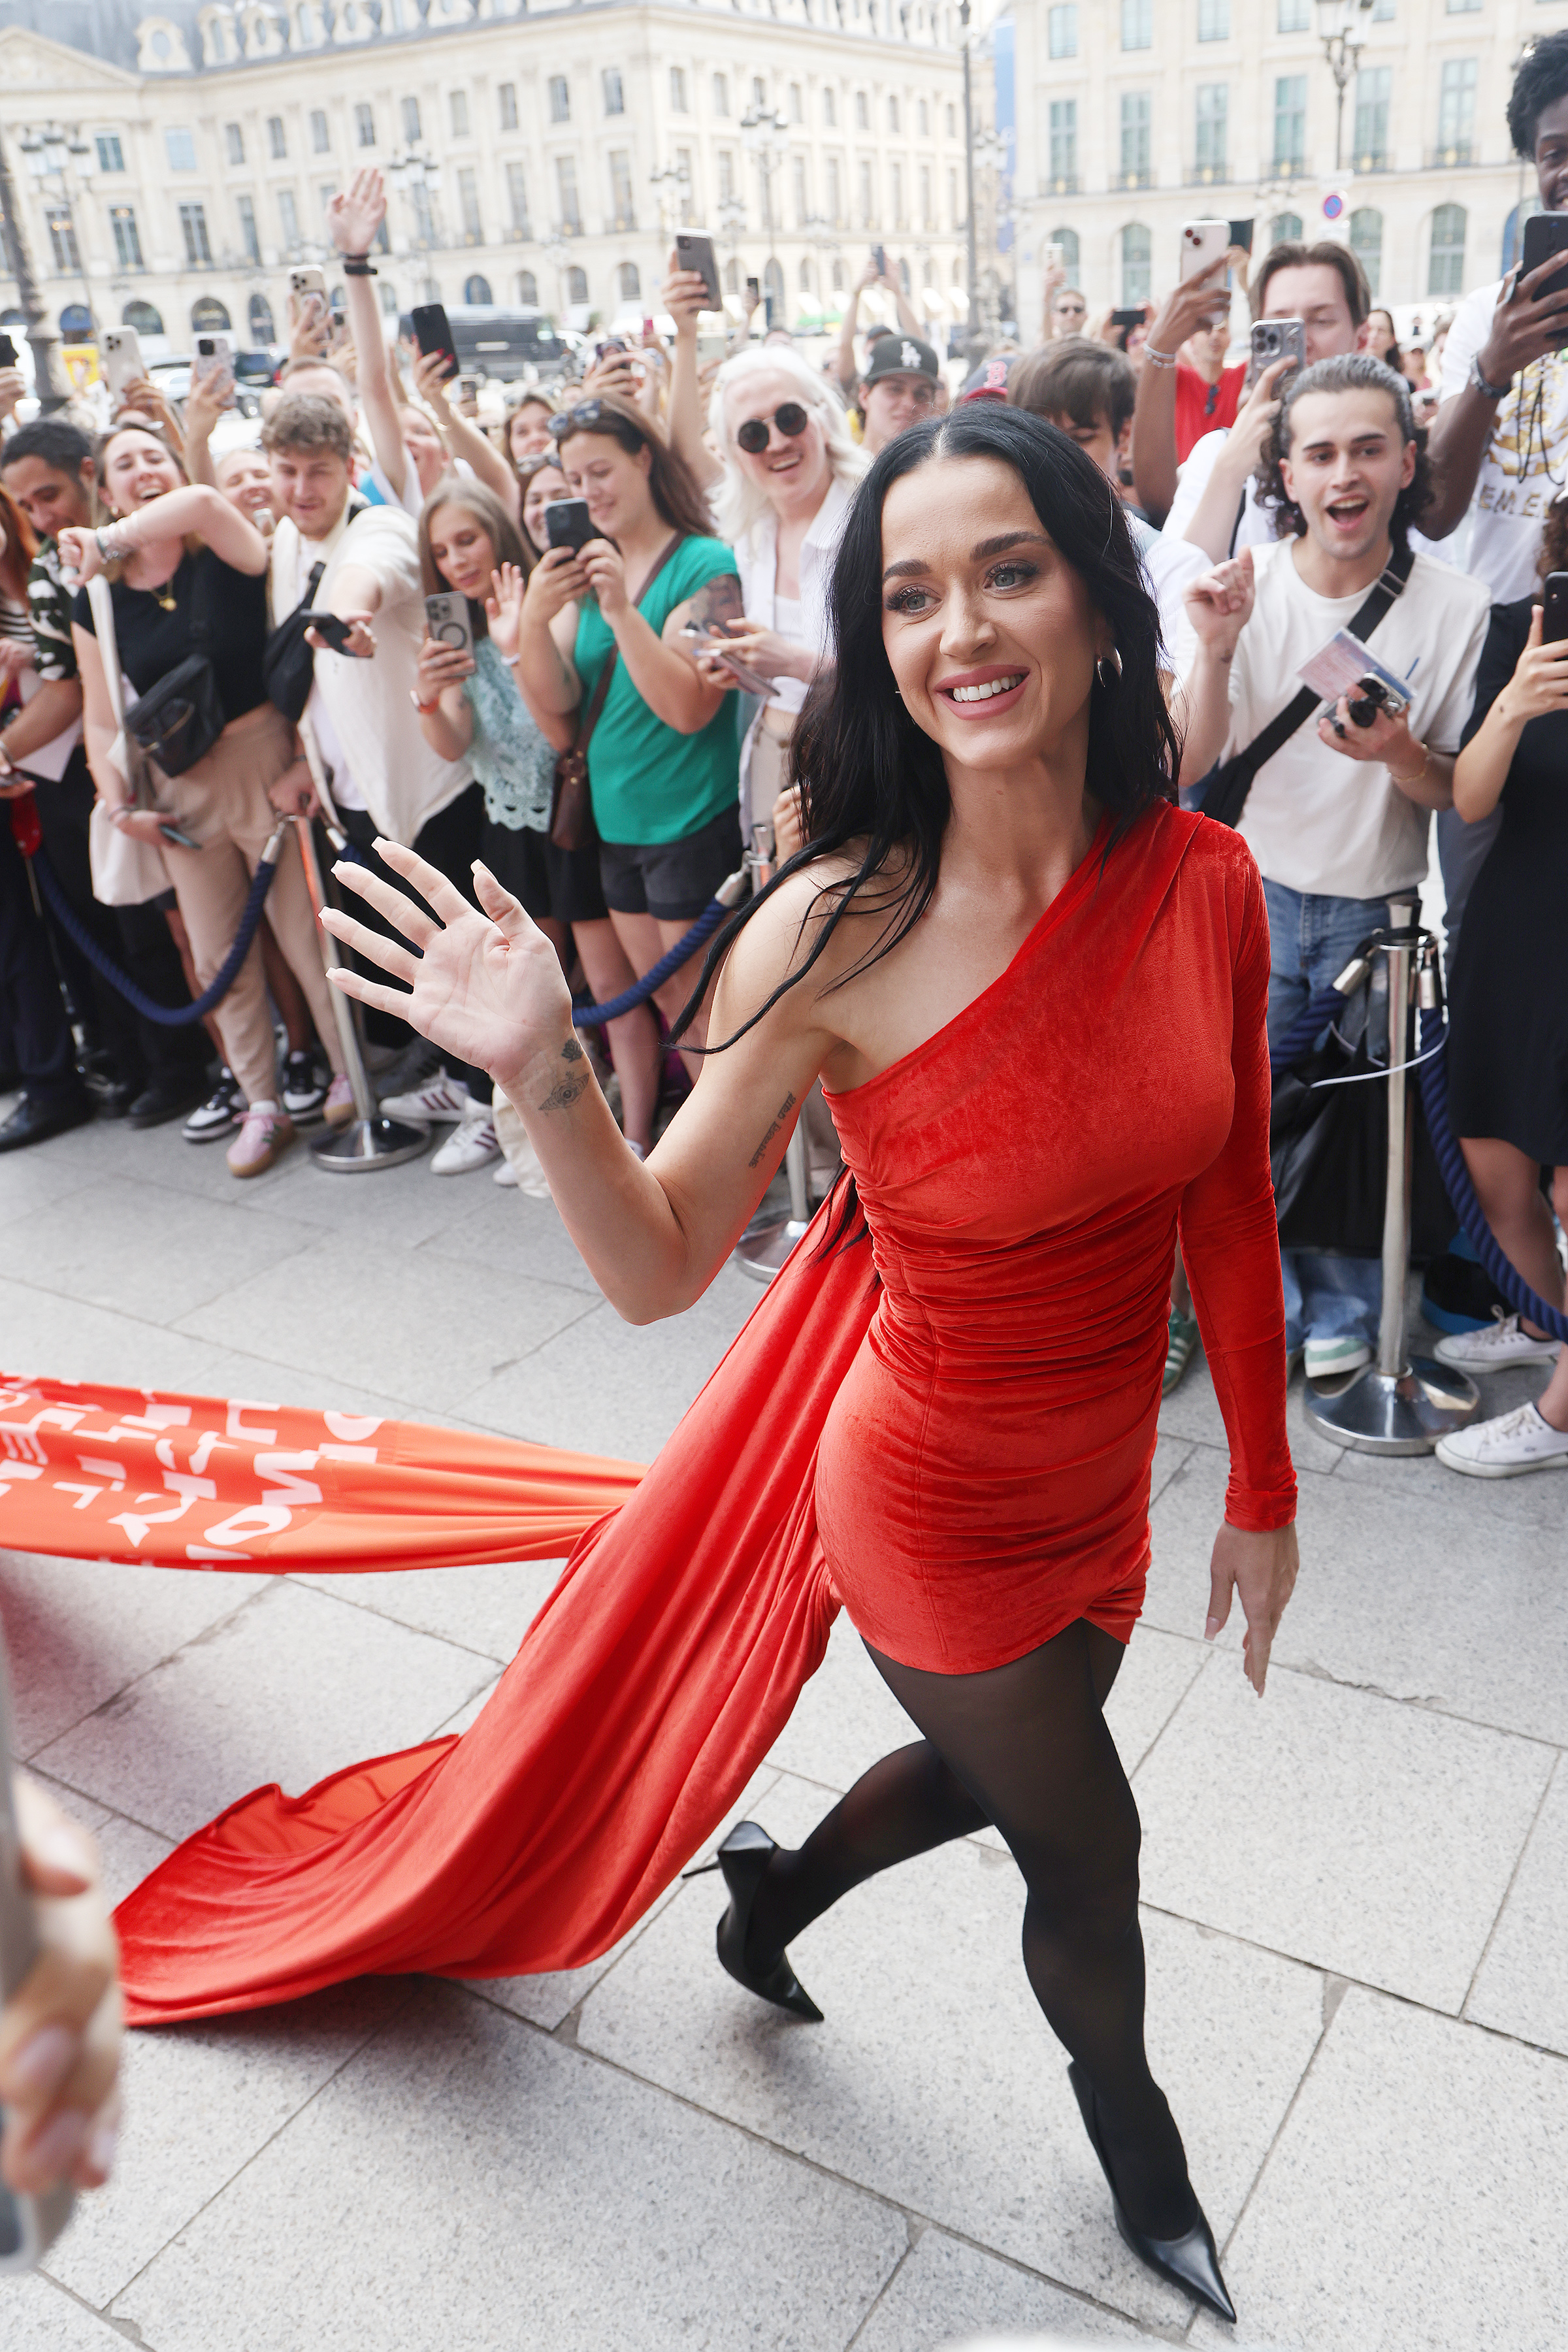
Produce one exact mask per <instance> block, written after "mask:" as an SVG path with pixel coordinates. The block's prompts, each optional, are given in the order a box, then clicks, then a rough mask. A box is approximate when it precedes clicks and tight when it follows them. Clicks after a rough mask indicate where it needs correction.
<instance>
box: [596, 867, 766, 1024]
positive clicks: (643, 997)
mask: <svg viewBox="0 0 1568 2352" xmlns="http://www.w3.org/2000/svg"><path fill="white" fill-rule="evenodd" d="M746 880H747V876H746V869H745V867H744V866H740V867H738V868H737V869H736V871H735V872H734V873H733V874H731V876H730V877H728V879H727V880H726V881H723V882H721V884H720V885H719V887H718V889H717V891H716V892H715V893H714V895H713V897H712V898H710V900H709V902H708V904H707V906H706V907H704V908H703V909H702V912H701V913H700V915H699V916H698V918H697V920H696V921H695V922H694V923H693V924H692V926H691V929H689V931H688V932H687V934H686V936H685V938H684V939H679V940H676V942H675V945H674V946H673V947H672V948H668V949H667V950H666V951H665V953H664V954H663V955H661V956H660V958H659V960H658V962H657V963H656V964H655V965H654V966H653V968H652V970H651V971H645V972H644V973H643V976H642V978H641V979H640V980H634V981H633V982H632V984H631V986H630V987H629V988H625V989H623V990H622V991H621V993H620V994H619V996H612V997H611V999H610V1001H609V1003H607V1004H574V1006H573V1008H572V1019H573V1021H574V1024H575V1025H576V1026H577V1027H578V1028H579V1029H596V1028H597V1027H598V1026H599V1024H600V1023H601V1022H605V1021H618V1020H619V1019H620V1017H621V1015H622V1013H635V1012H636V1010H637V1006H638V1005H639V1004H646V1003H647V1001H648V998H649V997H650V996H651V995H652V994H653V993H654V992H655V990H656V989H660V988H662V987H663V986H664V983H665V982H666V981H667V980H670V979H673V977H674V975H675V974H676V973H677V972H678V971H679V970H680V967H681V965H682V964H684V963H689V962H690V961H691V959H692V957H693V956H694V955H695V954H696V953H697V951H698V950H699V949H700V948H703V947H706V946H707V944H708V941H709V940H710V939H711V938H712V936H713V934H714V932H715V931H716V930H717V929H718V928H719V926H720V924H721V922H722V921H723V920H724V918H725V916H726V915H729V914H732V913H733V912H734V910H735V908H736V907H737V906H738V905H739V904H740V901H741V898H742V894H743V892H744V890H745V887H746Z"/></svg>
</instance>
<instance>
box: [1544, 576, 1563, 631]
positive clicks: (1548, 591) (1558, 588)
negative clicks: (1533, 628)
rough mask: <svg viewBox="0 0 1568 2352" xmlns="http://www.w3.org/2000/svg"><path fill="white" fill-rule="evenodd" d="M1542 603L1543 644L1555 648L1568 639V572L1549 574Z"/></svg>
mask: <svg viewBox="0 0 1568 2352" xmlns="http://www.w3.org/2000/svg"><path fill="white" fill-rule="evenodd" d="M1541 601H1542V621H1541V642H1542V645H1546V646H1554V645H1556V644H1558V643H1559V642H1560V641H1561V640H1562V639H1563V637H1568V572H1548V573H1547V575H1546V584H1545V588H1544V590H1543V592H1542V600H1541Z"/></svg>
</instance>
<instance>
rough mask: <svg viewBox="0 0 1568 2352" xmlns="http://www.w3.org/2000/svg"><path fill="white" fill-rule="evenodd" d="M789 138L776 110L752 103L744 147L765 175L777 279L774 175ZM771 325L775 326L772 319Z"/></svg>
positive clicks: (771, 263) (766, 218)
mask: <svg viewBox="0 0 1568 2352" xmlns="http://www.w3.org/2000/svg"><path fill="white" fill-rule="evenodd" d="M788 136H789V125H788V123H787V122H785V121H784V116H783V115H782V114H780V113H779V112H778V110H777V109H776V108H773V107H762V106H758V105H757V104H756V102H755V100H753V101H752V104H751V105H750V106H748V107H747V109H746V111H745V112H744V114H742V117H741V143H742V146H743V147H744V148H745V150H746V152H747V153H748V154H749V155H752V156H754V157H755V158H756V164H757V169H758V171H759V172H760V173H762V175H763V227H764V228H765V229H766V231H767V235H768V276H769V278H776V277H777V275H778V267H779V261H778V254H777V252H776V251H775V250H774V243H773V235H774V224H773V173H774V171H775V170H776V169H777V166H778V160H779V154H780V152H781V150H782V148H783V146H784V141H785V139H786V138H787V137H788ZM768 323H769V325H770V326H771V325H772V324H773V321H772V320H771V319H770V320H769V321H768Z"/></svg>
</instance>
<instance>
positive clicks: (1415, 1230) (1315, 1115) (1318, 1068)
mask: <svg viewBox="0 0 1568 2352" xmlns="http://www.w3.org/2000/svg"><path fill="white" fill-rule="evenodd" d="M1323 1078H1352V1079H1354V1080H1355V1081H1356V1082H1357V1083H1355V1084H1353V1085H1351V1086H1319V1085H1318V1083H1317V1082H1318V1081H1319V1080H1320V1079H1323ZM1405 1083H1406V1086H1407V1087H1408V1090H1409V1093H1410V1094H1411V1095H1412V1096H1414V1097H1415V1116H1414V1119H1413V1121H1412V1127H1413V1134H1414V1166H1413V1169H1412V1173H1411V1188H1410V1255H1411V1259H1412V1261H1413V1262H1414V1263H1415V1264H1416V1265H1424V1264H1426V1262H1427V1261H1428V1260H1429V1259H1432V1258H1435V1257H1440V1256H1441V1255H1442V1254H1443V1252H1444V1251H1445V1250H1446V1249H1447V1246H1448V1244H1449V1243H1450V1242H1451V1241H1452V1240H1453V1238H1454V1235H1455V1234H1456V1233H1457V1232H1458V1219H1457V1218H1456V1217H1455V1214H1454V1211H1453V1207H1452V1205H1451V1203H1450V1202H1449V1199H1448V1195H1447V1189H1446V1187H1445V1185H1444V1182H1443V1178H1442V1174H1441V1171H1439V1169H1438V1166H1437V1155H1436V1151H1435V1150H1433V1148H1432V1139H1431V1137H1430V1135H1429V1134H1428V1133H1427V1131H1426V1117H1425V1115H1424V1113H1423V1110H1422V1108H1421V1090H1420V1088H1419V1087H1418V1086H1417V1085H1416V1084H1415V1082H1414V1080H1412V1079H1407V1080H1406V1082H1405ZM1268 1156H1269V1160H1270V1163H1271V1166H1272V1169H1273V1174H1274V1207H1275V1213H1276V1214H1277V1216H1278V1217H1279V1246H1280V1248H1281V1249H1294V1250H1321V1251H1323V1252H1326V1253H1327V1254H1329V1255H1332V1256H1336V1257H1381V1256H1382V1255H1383V1212H1384V1194H1385V1192H1386V1189H1387V1183H1388V1075H1387V1067H1386V1065H1384V1064H1383V1063H1374V1062H1373V1059H1372V1057H1371V1055H1369V1054H1368V1052H1367V1049H1366V1041H1365V1039H1364V1038H1363V1040H1362V1042H1361V1043H1360V1045H1357V1046H1355V1047H1354V1049H1353V1050H1352V1048H1350V1047H1348V1046H1346V1045H1342V1044H1341V1042H1340V1040H1339V1039H1338V1038H1337V1037H1335V1036H1332V1035H1331V1036H1330V1038H1329V1040H1328V1043H1327V1044H1326V1045H1323V1046H1322V1047H1321V1048H1320V1050H1319V1051H1318V1052H1317V1053H1315V1054H1310V1055H1308V1056H1307V1058H1306V1059H1305V1061H1303V1062H1301V1063H1300V1064H1299V1065H1298V1066H1297V1067H1296V1068H1295V1069H1293V1070H1283V1071H1281V1072H1280V1073H1279V1076H1277V1077H1276V1079H1275V1081H1274V1094H1273V1100H1272V1103H1271V1106H1270V1108H1269V1114H1268Z"/></svg>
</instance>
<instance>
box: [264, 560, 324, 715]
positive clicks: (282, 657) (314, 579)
mask: <svg viewBox="0 0 1568 2352" xmlns="http://www.w3.org/2000/svg"><path fill="white" fill-rule="evenodd" d="M326 568H327V567H326V565H325V564H324V563H312V564H311V566H310V577H309V579H308V580H307V581H306V583H305V593H304V594H303V595H302V596H301V597H300V601H299V603H298V604H296V605H295V607H294V609H293V611H292V612H291V613H286V614H284V616H283V618H282V620H280V621H279V624H278V626H277V627H276V628H275V629H274V630H273V632H272V634H271V635H270V636H269V637H268V640H267V646H266V650H265V652H264V653H263V654H262V656H261V676H262V681H263V683H264V684H265V686H266V688H267V699H268V702H269V703H271V705H272V707H273V709H275V710H280V711H281V712H282V713H283V716H284V718H285V719H288V720H289V723H290V725H292V726H295V727H298V725H299V724H300V719H302V718H303V716H304V712H305V705H306V704H307V702H309V700H310V688H311V687H312V686H313V685H314V684H315V682H316V661H315V651H316V649H315V647H314V646H310V645H307V644H306V642H305V632H306V630H307V629H308V628H309V627H310V623H311V620H312V618H313V615H312V614H311V610H310V607H311V606H312V605H313V604H314V603H315V601H316V591H317V589H318V588H319V587H320V586H321V574H322V573H323V572H325V570H326Z"/></svg>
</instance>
